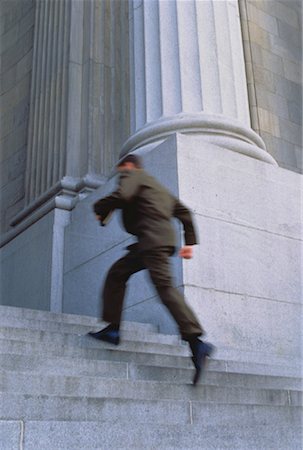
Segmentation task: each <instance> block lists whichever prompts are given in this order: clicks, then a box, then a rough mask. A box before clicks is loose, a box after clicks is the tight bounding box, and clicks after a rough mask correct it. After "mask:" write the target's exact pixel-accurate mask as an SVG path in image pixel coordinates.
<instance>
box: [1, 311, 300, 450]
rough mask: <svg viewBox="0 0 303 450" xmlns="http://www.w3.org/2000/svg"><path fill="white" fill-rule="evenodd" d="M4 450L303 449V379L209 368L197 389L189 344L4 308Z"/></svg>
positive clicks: (222, 365) (219, 364) (133, 326)
mask: <svg viewBox="0 0 303 450" xmlns="http://www.w3.org/2000/svg"><path fill="white" fill-rule="evenodd" d="M0 316H1V318H0V327H1V331H0V373H1V376H0V390H1V393H0V396H1V398H0V415H1V417H0V449H1V450H23V449H25V450H61V449H62V450H63V449H66V450H83V449H87V450H93V449H100V450H101V449H102V450H116V449H138V450H139V449H140V450H150V449H162V450H173V449H181V450H186V449H190V450H198V449H199V450H201V449H205V450H211V449H233V450H235V449H239V450H245V449H256V450H262V449H266V450H267V449H273V450H279V449H280V450H282V449H283V450H295V449H301V448H302V434H301V433H302V430H301V424H302V422H301V419H302V392H301V391H302V384H301V380H300V378H299V373H296V372H294V371H293V370H291V368H289V370H288V369H287V368H285V367H284V368H280V370H279V368H278V367H277V368H276V370H275V368H273V367H272V365H269V364H266V361H265V362H264V363H262V364H261V363H259V364H252V363H248V362H245V361H242V362H239V361H230V360H229V361H224V360H222V359H219V358H218V357H217V358H216V355H215V357H214V358H213V359H212V360H211V361H210V362H209V365H208V369H207V372H206V373H205V375H204V377H203V380H202V381H201V383H200V384H199V385H198V386H196V387H193V386H192V385H191V380H192V376H193V368H192V362H191V359H190V355H189V352H188V349H187V346H185V345H182V344H181V342H180V340H179V338H178V337H177V336H168V335H161V334H159V333H157V330H156V329H155V328H153V326H151V325H147V324H139V323H130V322H125V323H123V329H122V343H121V344H120V345H119V346H118V347H115V346H111V345H110V344H106V343H102V342H98V341H95V340H93V339H92V338H89V337H87V336H86V333H87V332H88V331H90V330H92V329H95V330H96V329H99V328H100V327H101V326H102V325H101V326H100V324H99V323H98V322H97V319H94V318H92V317H84V316H76V315H68V314H54V313H50V312H44V311H34V310H29V309H22V308H13V307H6V306H0Z"/></svg>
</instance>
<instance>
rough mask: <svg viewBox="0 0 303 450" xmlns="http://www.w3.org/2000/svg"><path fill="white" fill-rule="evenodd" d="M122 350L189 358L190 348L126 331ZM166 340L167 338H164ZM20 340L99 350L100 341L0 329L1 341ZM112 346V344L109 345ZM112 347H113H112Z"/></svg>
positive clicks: (158, 337)
mask: <svg viewBox="0 0 303 450" xmlns="http://www.w3.org/2000/svg"><path fill="white" fill-rule="evenodd" d="M121 337H122V339H121V343H120V345H119V348H120V349H121V350H124V349H127V350H128V351H133V352H140V351H141V352H146V353H160V354H162V353H164V354H171V355H178V356H189V350H188V347H187V346H185V345H181V344H180V343H176V342H175V343H171V342H170V343H167V342H165V340H164V342H163V340H162V336H161V335H159V336H158V335H157V334H147V333H146V334H142V336H141V337H140V339H138V337H136V336H134V335H133V334H132V332H128V331H124V332H123V333H122V336H121ZM164 338H165V337H164ZM3 339H9V340H19V341H25V342H28V341H30V342H40V343H42V344H45V346H48V344H50V343H51V344H57V345H69V346H74V347H82V348H99V347H100V345H101V344H103V343H101V342H100V341H97V340H96V339H93V338H92V337H90V336H87V335H86V334H79V335H77V334H70V333H59V332H53V331H44V330H43V331H42V330H33V329H25V328H13V327H2V328H0V340H3ZM109 345H110V344H109ZM111 347H113V346H112V345H111Z"/></svg>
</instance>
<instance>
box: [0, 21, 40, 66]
mask: <svg viewBox="0 0 303 450" xmlns="http://www.w3.org/2000/svg"><path fill="white" fill-rule="evenodd" d="M33 42H34V28H33V27H32V28H30V29H29V30H28V31H27V32H26V33H25V34H24V35H23V36H21V37H20V38H19V40H18V42H17V43H16V45H15V46H14V48H13V49H12V48H9V49H8V50H7V51H6V52H5V53H3V55H2V70H3V71H4V72H5V71H7V70H8V69H9V68H11V67H12V66H13V65H14V64H17V63H18V61H20V59H21V58H23V56H24V55H25V54H26V53H27V52H29V51H30V49H31V48H32V47H33Z"/></svg>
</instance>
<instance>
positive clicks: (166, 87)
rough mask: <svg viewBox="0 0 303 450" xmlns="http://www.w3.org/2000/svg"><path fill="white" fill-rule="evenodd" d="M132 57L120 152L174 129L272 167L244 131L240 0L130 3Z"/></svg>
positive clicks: (247, 130) (247, 124)
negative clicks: (126, 130)
mask: <svg viewBox="0 0 303 450" xmlns="http://www.w3.org/2000/svg"><path fill="white" fill-rule="evenodd" d="M130 56H131V64H130V70H131V72H130V76H131V133H132V135H131V136H130V138H129V140H128V141H127V142H126V144H125V145H124V148H123V151H122V153H123V154H124V153H127V152H128V151H130V150H133V149H134V148H137V147H139V146H141V145H144V144H146V143H148V142H151V141H153V140H157V139H160V138H163V137H164V136H167V135H169V134H171V133H173V132H178V131H179V132H184V133H185V132H189V133H199V134H202V135H204V136H205V137H206V138H207V139H208V140H210V141H212V142H215V143H216V144H218V145H222V146H227V148H231V147H233V148H236V149H237V150H236V151H240V147H239V144H240V143H241V140H242V141H243V146H242V147H243V153H246V154H249V155H250V156H254V157H257V158H259V159H264V160H267V161H268V162H273V163H274V161H273V160H272V158H271V157H270V156H269V155H268V154H267V152H266V151H264V150H265V147H264V143H263V141H262V140H261V139H260V138H259V137H258V135H256V133H254V132H253V131H252V130H251V128H250V116H249V104H248V95H247V85H246V75H245V63H244V54H243V47H242V36H241V28H240V18H239V9H238V0H221V1H217V0H131V1H130ZM235 135H237V139H238V141H237V143H235V142H234V139H235ZM222 136H225V137H226V138H227V137H228V136H230V137H231V139H232V140H233V142H231V141H229V143H226V142H225V141H226V139H225V140H224V139H223V140H222ZM223 141H224V142H223ZM247 145H249V146H251V147H248V146H247Z"/></svg>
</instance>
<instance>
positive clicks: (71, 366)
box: [0, 354, 302, 390]
mask: <svg viewBox="0 0 303 450" xmlns="http://www.w3.org/2000/svg"><path fill="white" fill-rule="evenodd" d="M216 366H217V367H216ZM218 366H219V365H216V364H214V362H213V361H210V362H209V364H208V370H206V371H205V373H204V375H203V378H202V381H201V383H202V384H216V385H229V386H239V387H244V388H246V387H249V388H254V389H260V388H262V389H263V388H270V389H286V390H300V389H301V387H302V383H301V380H300V379H299V378H290V377H274V376H265V375H254V374H243V373H236V372H234V373H233V372H229V373H227V372H225V371H224V368H223V367H221V370H220V367H218ZM0 367H1V368H2V369H4V370H10V371H21V372H27V371H28V372H30V373H35V374H39V373H41V374H49V375H51V374H53V375H70V376H73V375H75V376H81V375H85V376H93V377H103V378H105V377H108V378H120V379H130V380H150V381H159V382H164V383H187V384H188V383H190V382H191V380H192V377H193V373H194V369H193V367H192V368H188V369H185V368H184V369H182V368H177V367H159V366H152V365H148V364H144V365H143V364H136V363H122V362H115V361H113V362H111V361H94V360H93V361H92V360H86V359H80V358H79V359H75V358H64V357H47V356H46V355H12V354H0Z"/></svg>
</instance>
